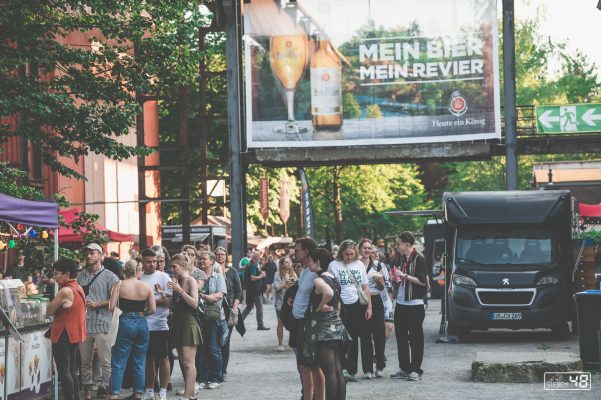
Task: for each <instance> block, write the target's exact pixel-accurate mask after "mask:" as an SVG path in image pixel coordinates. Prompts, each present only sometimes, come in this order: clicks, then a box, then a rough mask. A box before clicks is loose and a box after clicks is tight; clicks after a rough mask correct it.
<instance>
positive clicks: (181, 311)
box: [167, 253, 202, 399]
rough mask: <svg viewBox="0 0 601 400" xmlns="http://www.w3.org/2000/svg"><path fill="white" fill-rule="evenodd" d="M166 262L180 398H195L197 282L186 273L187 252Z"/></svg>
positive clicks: (199, 334) (197, 331)
mask: <svg viewBox="0 0 601 400" xmlns="http://www.w3.org/2000/svg"><path fill="white" fill-rule="evenodd" d="M169 264H170V266H171V270H172V271H173V280H172V281H171V282H168V283H167V287H168V288H169V289H170V290H171V291H172V292H173V300H172V304H173V324H172V326H171V340H172V342H173V345H174V346H175V347H176V348H177V354H178V356H179V360H180V365H181V368H182V375H183V376H184V385H185V389H184V393H183V398H184V399H188V398H195V397H194V396H195V392H196V363H195V360H196V350H197V348H198V346H200V345H201V344H202V338H201V333H200V327H199V326H198V323H197V322H196V318H195V317H194V314H195V313H196V307H198V284H197V283H196V279H194V278H192V277H191V276H190V275H189V270H190V269H191V268H192V265H191V260H190V258H189V257H188V255H187V254H184V253H182V254H176V255H175V256H173V257H172V258H171V260H170V261H169Z"/></svg>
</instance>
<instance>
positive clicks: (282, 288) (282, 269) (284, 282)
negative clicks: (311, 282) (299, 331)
mask: <svg viewBox="0 0 601 400" xmlns="http://www.w3.org/2000/svg"><path fill="white" fill-rule="evenodd" d="M297 279H298V277H297V276H296V273H295V272H294V269H292V260H291V259H290V257H282V258H280V263H279V266H278V272H276V274H275V276H274V278H273V289H274V291H275V299H274V302H273V306H274V308H275V314H276V316H277V318H278V326H277V329H276V334H277V337H278V351H284V323H283V322H282V320H281V319H280V311H281V310H282V304H283V303H284V294H285V293H286V291H287V290H288V289H290V287H291V286H292V285H293V284H294V282H296V280H297Z"/></svg>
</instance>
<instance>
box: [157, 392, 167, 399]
mask: <svg viewBox="0 0 601 400" xmlns="http://www.w3.org/2000/svg"><path fill="white" fill-rule="evenodd" d="M155 398H156V400H167V393H165V394H164V395H162V396H161V393H157V394H156V395H155Z"/></svg>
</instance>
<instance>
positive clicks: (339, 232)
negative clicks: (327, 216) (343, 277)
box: [332, 166, 344, 244]
mask: <svg viewBox="0 0 601 400" xmlns="http://www.w3.org/2000/svg"><path fill="white" fill-rule="evenodd" d="M341 170H342V167H340V166H336V167H334V171H333V176H332V198H333V199H334V216H335V222H336V226H335V230H336V243H337V244H340V242H342V240H343V238H344V228H343V226H342V198H341V196H340V182H339V180H338V179H339V178H340V171H341Z"/></svg>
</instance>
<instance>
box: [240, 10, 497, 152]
mask: <svg viewBox="0 0 601 400" xmlns="http://www.w3.org/2000/svg"><path fill="white" fill-rule="evenodd" d="M497 23H498V20H497V4H496V1H495V0H452V1H451V0H450V1H440V0H418V1H409V0H403V1H402V0H371V1H370V0H298V1H296V2H288V1H279V0H276V1H274V0H251V2H250V3H248V4H245V7H244V55H245V57H244V65H245V95H246V116H247V120H246V124H247V135H246V143H247V146H248V147H250V148H274V147H275V148H282V147H284V148H285V147H308V146H314V147H322V146H349V145H350V146H355V145H360V146H364V145H388V144H397V143H398V144H403V143H436V142H451V141H465V140H478V139H490V138H499V137H500V134H501V128H500V106H499V68H498V49H497V41H498V32H497V30H498V29H497Z"/></svg>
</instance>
